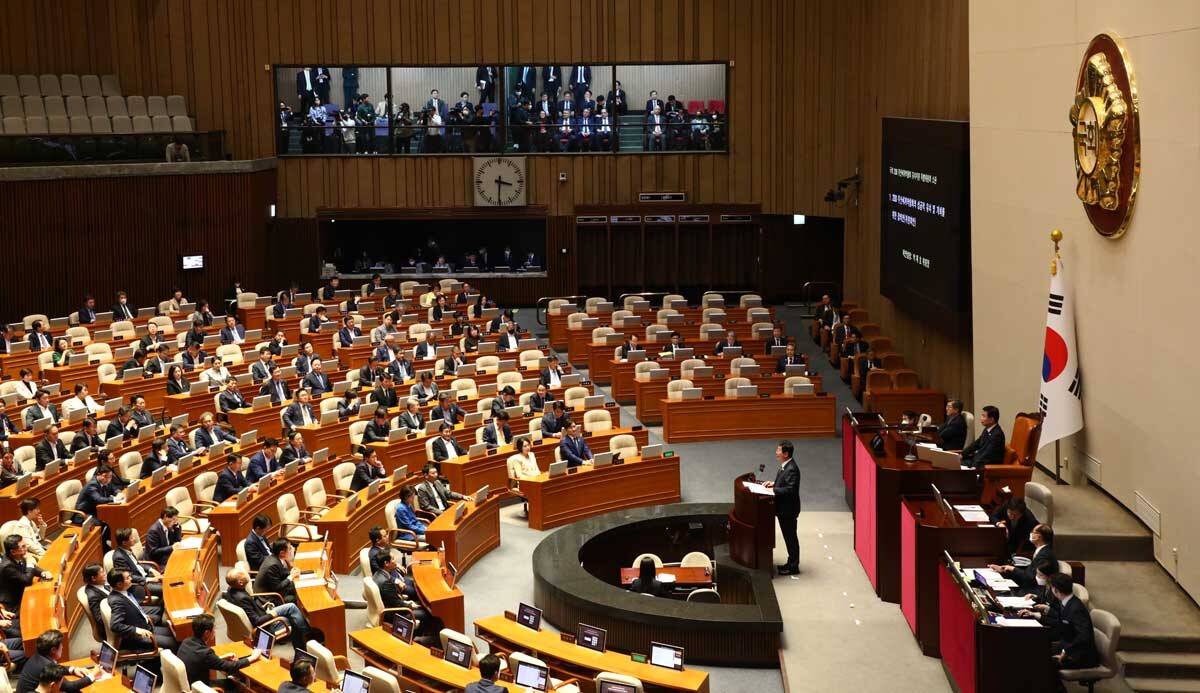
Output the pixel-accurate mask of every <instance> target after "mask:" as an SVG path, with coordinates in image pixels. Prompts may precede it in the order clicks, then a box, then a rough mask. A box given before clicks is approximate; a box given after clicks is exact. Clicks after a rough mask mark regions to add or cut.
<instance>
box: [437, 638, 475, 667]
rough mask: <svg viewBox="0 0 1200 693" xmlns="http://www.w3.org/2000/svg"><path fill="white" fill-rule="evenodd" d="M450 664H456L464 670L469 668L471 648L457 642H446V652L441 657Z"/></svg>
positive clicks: (449, 640)
mask: <svg viewBox="0 0 1200 693" xmlns="http://www.w3.org/2000/svg"><path fill="white" fill-rule="evenodd" d="M443 658H444V659H445V660H446V661H447V662H450V663H451V664H457V665H458V666H460V667H462V668H464V669H470V668H471V646H470V645H468V644H466V643H462V642H459V641H457V640H453V639H448V640H446V652H445V655H444V657H443Z"/></svg>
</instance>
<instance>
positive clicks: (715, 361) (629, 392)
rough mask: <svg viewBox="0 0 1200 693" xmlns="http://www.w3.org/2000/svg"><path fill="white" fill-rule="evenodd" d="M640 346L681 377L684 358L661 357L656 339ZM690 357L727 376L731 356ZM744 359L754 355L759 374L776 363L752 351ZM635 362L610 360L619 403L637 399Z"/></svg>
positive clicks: (803, 358) (614, 394) (770, 370)
mask: <svg viewBox="0 0 1200 693" xmlns="http://www.w3.org/2000/svg"><path fill="white" fill-rule="evenodd" d="M643 346H645V347H647V349H646V352H647V353H646V355H647V357H649V358H650V360H653V361H655V362H656V363H657V364H658V367H659V368H665V369H667V370H668V371H670V373H671V375H670V378H671V380H674V379H676V378H679V377H682V375H683V373H682V372H681V366H682V364H683V362H684V361H685V360H686V359H676V358H671V357H670V356H669V355H667V356H660V355H659V353H660V352H658V351H657V350H658V349H661V348H662V344H660V343H657V342H653V343H651V344H643ZM693 358H698V359H702V360H703V361H704V365H705V366H712V369H713V375H714V376H717V375H725V376H728V375H729V364H730V363H731V362H732V359H727V358H724V357H721V356H713V355H712V354H700V355H699V356H694V357H693ZM746 358H753V359H754V360H755V362H757V363H758V368H759V371H760V372H762V373H774V372H775V364H776V362H777V361H778V360H779V359H778V358H777V357H775V356H768V355H764V354H761V353H759V354H751V355H748V356H747V357H746ZM797 358H799V359H800V361H801V362H802V363H804V364H805V365H807V364H808V357H807V356H805V355H804V354H800V355H798V356H797ZM638 363H639V362H637V361H629V360H627V359H614V360H613V361H612V362H611V367H612V398H613V399H614V400H616V401H617V402H619V403H621V404H633V403H634V402H635V401H636V398H637V393H636V390H635V389H634V382H635V380H636V378H635V376H634V372H635V371H636V369H637V364H638ZM808 377H809V378H811V379H812V381H813V384H814V385H816V384H819V383H820V382H821V376H819V375H815V374H814V375H810V376H808ZM817 391H818V392H820V388H819V387H818V388H817Z"/></svg>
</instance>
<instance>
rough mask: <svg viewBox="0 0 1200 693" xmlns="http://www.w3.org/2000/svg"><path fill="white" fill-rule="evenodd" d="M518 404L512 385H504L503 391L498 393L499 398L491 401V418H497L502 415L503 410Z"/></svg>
mask: <svg viewBox="0 0 1200 693" xmlns="http://www.w3.org/2000/svg"><path fill="white" fill-rule="evenodd" d="M519 404H520V403H519V402H518V401H517V391H516V390H514V389H513V387H512V385H505V386H504V389H503V390H501V391H500V396H499V397H495V398H493V399H492V416H493V417H495V416H499V415H500V414H502V413H504V410H505V409H507V408H509V407H515V406H518V405H519Z"/></svg>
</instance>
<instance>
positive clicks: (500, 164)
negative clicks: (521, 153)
mask: <svg viewBox="0 0 1200 693" xmlns="http://www.w3.org/2000/svg"><path fill="white" fill-rule="evenodd" d="M471 176H472V177H471V187H472V188H474V190H475V205H476V206H481V207H519V206H522V205H524V204H525V159H524V158H522V157H501V156H497V157H476V158H475V160H474V166H473V167H472V173H471Z"/></svg>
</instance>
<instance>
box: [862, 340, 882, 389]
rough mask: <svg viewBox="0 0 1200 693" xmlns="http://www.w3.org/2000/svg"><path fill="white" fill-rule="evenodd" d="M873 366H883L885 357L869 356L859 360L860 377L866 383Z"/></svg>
mask: <svg viewBox="0 0 1200 693" xmlns="http://www.w3.org/2000/svg"><path fill="white" fill-rule="evenodd" d="M859 344H862V342H859ZM872 368H883V359H881V358H870V357H867V358H862V359H859V360H858V377H860V378H862V380H863V384H864V385H866V382H867V373H870V372H871V369H872Z"/></svg>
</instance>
